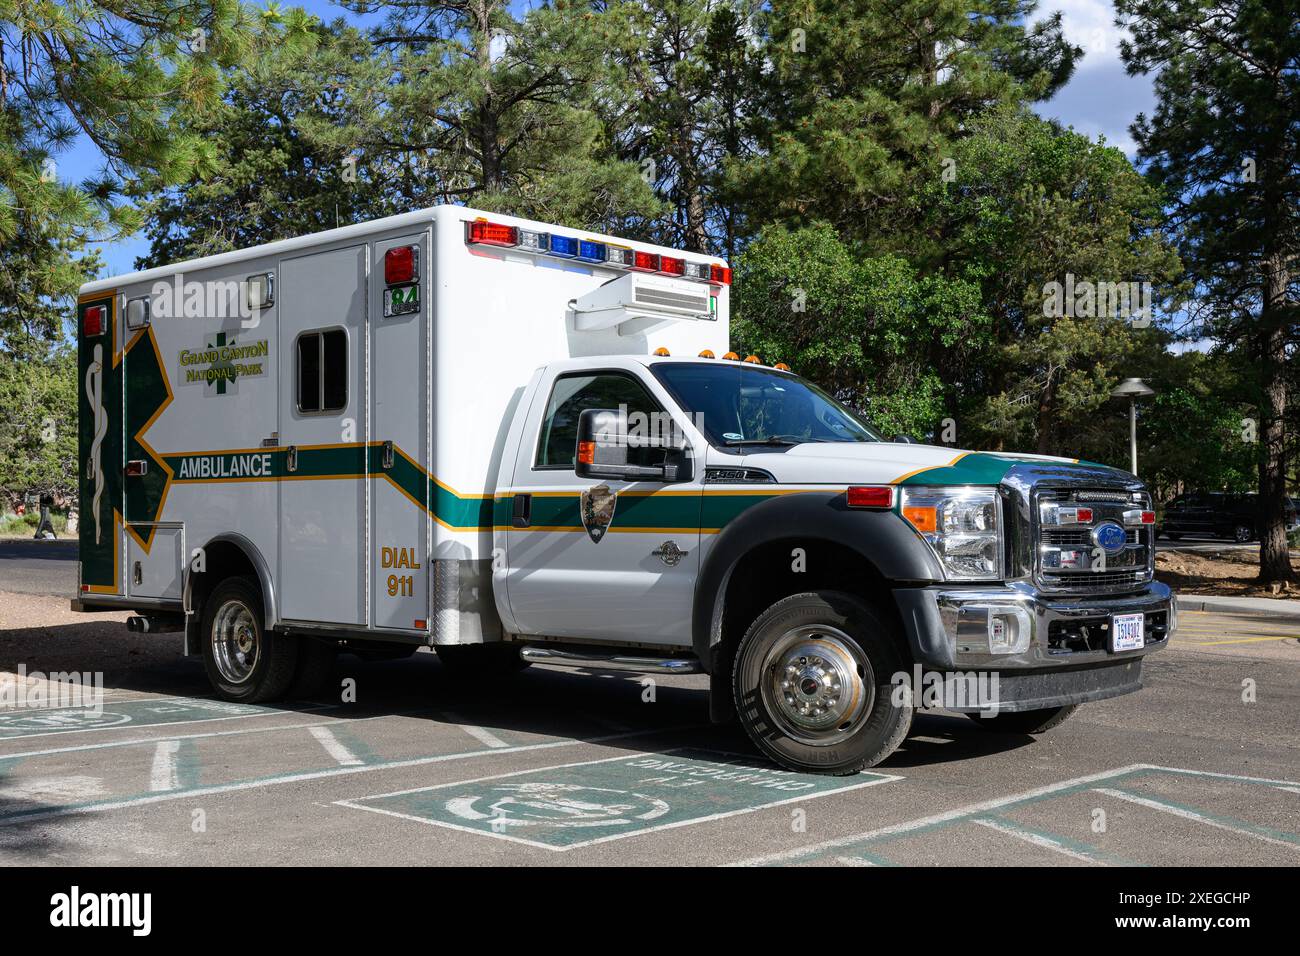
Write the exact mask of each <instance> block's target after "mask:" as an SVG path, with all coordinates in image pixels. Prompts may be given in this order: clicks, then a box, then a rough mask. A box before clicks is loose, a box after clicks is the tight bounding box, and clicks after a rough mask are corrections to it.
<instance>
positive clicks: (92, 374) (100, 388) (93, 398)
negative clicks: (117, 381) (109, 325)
mask: <svg viewBox="0 0 1300 956" xmlns="http://www.w3.org/2000/svg"><path fill="white" fill-rule="evenodd" d="M86 397H87V398H88V399H89V400H90V408H91V410H92V411H93V412H94V413H95V431H94V436H93V437H92V439H91V442H90V460H89V461H88V462H86V468H87V469H88V470H89V472H90V474H92V475H94V476H95V495H94V497H93V498H92V499H91V502H90V513H91V515H92V516H93V517H94V520H95V544H99V538H100V528H99V499H100V498H101V497H102V496H103V494H104V469H103V468H101V467H100V453H99V446H100V445H102V444H103V443H104V436H105V435H107V434H108V412H107V411H105V410H104V402H103V398H104V347H103V346H102V345H96V346H95V357H94V359H93V360H92V361H91V363H90V365H89V367H87V369H86Z"/></svg>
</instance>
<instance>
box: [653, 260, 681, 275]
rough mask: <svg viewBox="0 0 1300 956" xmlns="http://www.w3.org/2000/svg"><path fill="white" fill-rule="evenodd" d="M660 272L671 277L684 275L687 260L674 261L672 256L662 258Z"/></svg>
mask: <svg viewBox="0 0 1300 956" xmlns="http://www.w3.org/2000/svg"><path fill="white" fill-rule="evenodd" d="M659 271H660V272H662V273H664V274H665V275H670V276H679V275H683V274H684V273H685V272H686V260H685V259H674V258H672V257H671V256H660V257H659Z"/></svg>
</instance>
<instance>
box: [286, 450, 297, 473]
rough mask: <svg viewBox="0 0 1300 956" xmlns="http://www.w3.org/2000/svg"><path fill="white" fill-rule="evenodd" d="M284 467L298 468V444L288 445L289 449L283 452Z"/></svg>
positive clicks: (289, 469) (291, 469)
mask: <svg viewBox="0 0 1300 956" xmlns="http://www.w3.org/2000/svg"><path fill="white" fill-rule="evenodd" d="M284 468H285V470H286V471H297V470H298V446H297V445H290V446H289V450H288V451H287V452H286V453H285V460H284Z"/></svg>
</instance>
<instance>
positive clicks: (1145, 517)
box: [1142, 511, 1156, 524]
mask: <svg viewBox="0 0 1300 956" xmlns="http://www.w3.org/2000/svg"><path fill="white" fill-rule="evenodd" d="M1142 523H1143V524H1155V523H1156V513H1155V512H1154V511H1144V512H1142Z"/></svg>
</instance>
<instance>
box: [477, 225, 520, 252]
mask: <svg viewBox="0 0 1300 956" xmlns="http://www.w3.org/2000/svg"><path fill="white" fill-rule="evenodd" d="M469 241H470V242H481V243H484V244H486V245H489V246H513V245H515V244H516V243H517V242H518V241H519V233H518V231H517V230H516V229H515V227H514V226H502V225H499V224H497V223H495V222H488V221H487V220H486V219H475V220H474V221H473V222H471V223H470V224H469Z"/></svg>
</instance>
